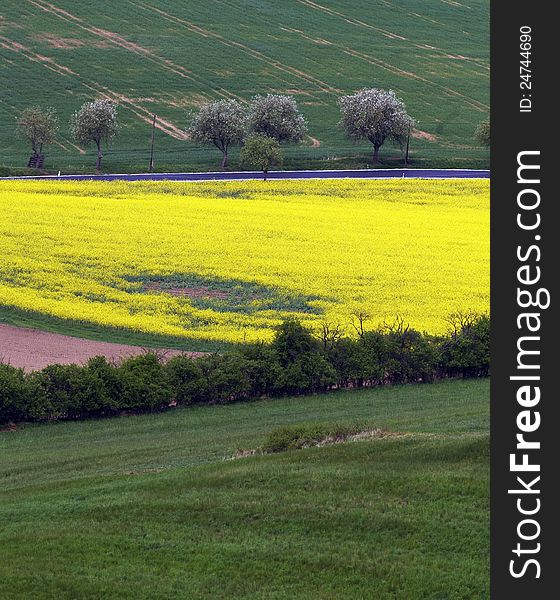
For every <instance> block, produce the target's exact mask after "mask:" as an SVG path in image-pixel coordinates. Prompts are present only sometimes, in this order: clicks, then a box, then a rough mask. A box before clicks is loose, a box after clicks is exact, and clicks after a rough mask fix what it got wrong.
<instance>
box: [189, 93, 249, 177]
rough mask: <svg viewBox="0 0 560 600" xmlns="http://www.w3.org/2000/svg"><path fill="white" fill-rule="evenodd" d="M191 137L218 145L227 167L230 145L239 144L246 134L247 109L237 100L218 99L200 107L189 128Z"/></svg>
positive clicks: (223, 163) (224, 165) (223, 164)
mask: <svg viewBox="0 0 560 600" xmlns="http://www.w3.org/2000/svg"><path fill="white" fill-rule="evenodd" d="M187 133H188V134H189V135H190V136H191V139H192V140H193V141H195V142H198V143H201V144H210V145H213V146H216V148H218V149H219V150H220V151H221V153H222V167H227V164H228V153H229V148H230V146H238V145H239V144H241V142H242V141H243V137H244V135H245V110H244V108H243V106H242V105H241V104H240V103H239V102H238V101H237V100H217V101H215V102H208V103H207V104H204V105H203V106H201V107H200V110H199V111H198V113H196V114H195V115H194V116H193V118H192V121H191V124H190V126H189V127H188V128H187Z"/></svg>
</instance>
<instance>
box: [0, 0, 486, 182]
mask: <svg viewBox="0 0 560 600" xmlns="http://www.w3.org/2000/svg"><path fill="white" fill-rule="evenodd" d="M488 12H489V3H488V0H466V1H465V2H463V1H461V2H459V1H457V2H455V1H451V0H424V1H423V2H421V3H419V2H418V1H417V0H355V1H353V2H347V1H344V0H317V1H315V0H283V1H282V2H278V1H274V0H177V1H175V2H169V1H168V0H146V1H144V0H122V1H119V2H114V1H112V0H97V1H96V2H94V3H89V2H79V1H77V0H53V1H52V2H50V1H47V0H3V2H2V7H1V8H0V81H2V85H1V86H0V165H4V166H11V167H13V166H22V165H25V164H26V161H27V158H28V156H29V151H28V149H27V148H26V146H25V144H23V143H22V142H21V141H19V140H17V139H16V138H15V135H14V121H15V117H16V115H17V114H18V112H19V111H21V109H22V108H24V107H26V106H29V105H33V104H41V105H52V106H54V107H56V108H57V109H59V111H60V114H61V121H62V132H61V134H62V136H61V139H60V144H59V145H58V146H56V147H53V148H50V149H49V150H48V156H47V163H46V165H45V166H46V168H50V169H55V170H58V169H62V170H63V171H65V170H72V171H75V170H91V169H92V167H93V165H94V159H93V152H92V151H91V150H89V151H88V152H87V153H84V150H83V149H82V148H79V147H77V146H76V145H74V143H73V141H72V140H71V139H70V137H69V133H68V126H67V123H68V120H69V118H70V115H71V113H72V112H73V110H75V109H76V108H77V107H79V106H80V105H81V103H82V102H84V101H86V100H90V99H93V98H95V97H99V96H105V97H108V98H111V99H113V100H115V101H118V102H119V104H120V106H121V118H122V122H123V125H124V127H123V131H122V134H121V136H120V138H119V139H118V140H117V141H116V143H115V144H114V147H113V148H112V150H111V152H110V153H108V154H107V156H106V161H105V169H106V170H108V171H137V170H145V169H146V167H147V164H148V158H149V143H150V123H149V122H150V120H151V115H152V113H154V112H155V113H157V114H158V115H159V117H160V127H161V129H160V130H158V132H157V139H156V166H157V170H179V169H180V170H184V169H196V170H206V169H211V168H214V167H215V166H216V165H217V164H218V156H217V154H216V152H215V151H211V150H208V149H205V148H202V149H201V148H199V147H197V146H195V145H194V144H191V143H190V142H189V141H187V140H185V135H184V132H183V129H184V127H185V125H186V123H187V113H188V112H189V111H191V110H192V109H196V107H197V106H198V105H199V104H200V103H201V102H204V101H205V100H207V99H210V98H242V99H249V98H250V97H251V96H252V95H254V94H255V93H263V92H264V93H265V92H276V93H287V94H293V95H294V96H295V97H296V98H297V100H298V102H299V104H300V106H301V108H302V110H303V112H304V113H305V115H306V117H307V119H308V121H309V126H310V128H309V129H310V131H309V132H310V136H311V137H310V138H309V139H308V140H307V141H306V143H305V145H303V146H301V147H298V148H294V149H289V150H288V152H287V160H286V166H288V167H295V168H305V167H308V168H330V167H345V166H366V165H367V163H368V159H369V149H368V147H367V145H363V144H361V145H354V144H353V143H351V142H348V141H347V140H346V139H345V138H344V136H343V135H342V133H341V132H340V130H339V129H338V127H337V121H338V120H339V112H338V107H337V103H336V100H337V97H338V96H339V95H341V94H343V93H349V92H353V91H355V90H357V89H360V88H362V87H364V86H376V87H384V88H392V89H394V90H396V91H397V93H398V94H399V95H400V96H401V97H402V98H403V99H404V101H405V102H406V104H407V107H408V109H409V112H410V113H411V114H412V115H413V116H414V117H416V118H417V120H418V129H419V131H418V132H417V133H416V136H417V137H416V138H415V139H413V141H412V157H413V159H414V166H439V167H487V166H488V152H487V150H484V149H482V148H478V147H476V145H475V143H474V142H473V131H474V128H475V126H476V124H477V123H478V122H479V121H480V120H482V119H483V118H486V117H487V115H488V104H489V32H488V20H489V19H488ZM383 154H384V156H385V159H386V160H387V164H389V165H391V164H396V163H395V161H396V160H397V159H398V157H399V150H398V149H396V148H392V149H391V148H385V149H384V152H383ZM388 159H392V161H391V160H388ZM236 162H237V161H236V157H235V155H234V157H233V162H232V165H231V166H232V167H236Z"/></svg>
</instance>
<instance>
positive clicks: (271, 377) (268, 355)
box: [240, 343, 283, 398]
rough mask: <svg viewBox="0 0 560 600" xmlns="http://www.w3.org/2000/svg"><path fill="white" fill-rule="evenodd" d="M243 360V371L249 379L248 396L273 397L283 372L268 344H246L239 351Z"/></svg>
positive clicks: (276, 355) (278, 388)
mask: <svg viewBox="0 0 560 600" xmlns="http://www.w3.org/2000/svg"><path fill="white" fill-rule="evenodd" d="M240 353H241V354H242V356H243V357H244V358H245V369H246V373H247V376H248V378H249V383H250V390H249V396H251V397H252V398H260V397H261V396H274V395H276V394H278V393H280V392H279V390H280V389H281V387H282V381H283V371H282V366H281V365H280V360H279V358H278V353H277V352H276V350H275V349H274V348H272V347H271V346H269V345H268V344H263V343H258V344H248V345H247V346H243V347H242V348H241V349H240Z"/></svg>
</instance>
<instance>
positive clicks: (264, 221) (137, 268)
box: [0, 180, 489, 341]
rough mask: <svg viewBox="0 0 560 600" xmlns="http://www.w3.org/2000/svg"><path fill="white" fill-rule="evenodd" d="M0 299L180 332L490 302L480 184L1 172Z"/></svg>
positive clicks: (415, 321) (195, 334) (217, 332)
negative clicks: (134, 178)
mask: <svg viewBox="0 0 560 600" xmlns="http://www.w3.org/2000/svg"><path fill="white" fill-rule="evenodd" d="M0 257H1V260H0V306H5V307H17V308H19V309H24V310H32V311H36V312H40V313H45V314H47V315H50V316H53V317H58V318H61V319H74V320H81V321H85V322H90V323H95V324H98V325H107V326H113V327H122V328H128V329H134V330H138V331H142V332H146V333H154V334H162V335H172V336H181V337H185V338H194V339H203V340H204V339H206V340H217V341H221V340H225V341H242V340H244V339H245V340H255V339H269V338H270V335H271V327H272V326H273V325H274V324H276V323H278V322H279V320H280V319H282V318H284V317H286V316H289V315H297V316H300V317H301V318H302V319H303V320H304V321H305V322H306V323H307V324H309V325H311V326H314V327H318V326H319V325H320V323H321V321H325V320H326V321H329V322H331V323H341V324H347V323H349V322H350V321H351V318H352V314H353V313H355V312H363V313H367V314H368V315H369V322H370V323H371V325H377V324H378V323H379V322H380V321H383V320H384V319H392V318H394V317H395V315H397V314H398V315H400V316H401V317H403V318H404V319H405V321H408V322H410V323H411V325H412V326H414V327H416V328H418V329H421V330H427V331H430V332H434V333H437V332H442V331H444V330H445V329H446V323H445V318H446V317H447V315H448V314H449V313H451V312H453V311H457V310H469V309H473V310H478V311H486V310H488V308H489V184H488V182H487V181H480V180H470V181H469V180H463V181H460V180H457V181H421V180H396V181H391V180H384V181H360V180H348V181H347V180H336V181H328V180H327V181H269V182H219V183H171V182H140V183H125V182H2V183H0Z"/></svg>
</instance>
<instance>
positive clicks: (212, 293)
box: [143, 281, 230, 300]
mask: <svg viewBox="0 0 560 600" xmlns="http://www.w3.org/2000/svg"><path fill="white" fill-rule="evenodd" d="M143 288H144V290H145V291H147V292H165V293H166V294H171V295H172V296H176V297H178V298H214V299H216V300H228V299H229V298H230V294H229V293H228V292H222V291H220V290H213V289H211V288H208V287H204V286H201V287H165V286H163V285H162V283H161V282H160V281H150V282H148V283H146V284H144V286H143Z"/></svg>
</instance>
